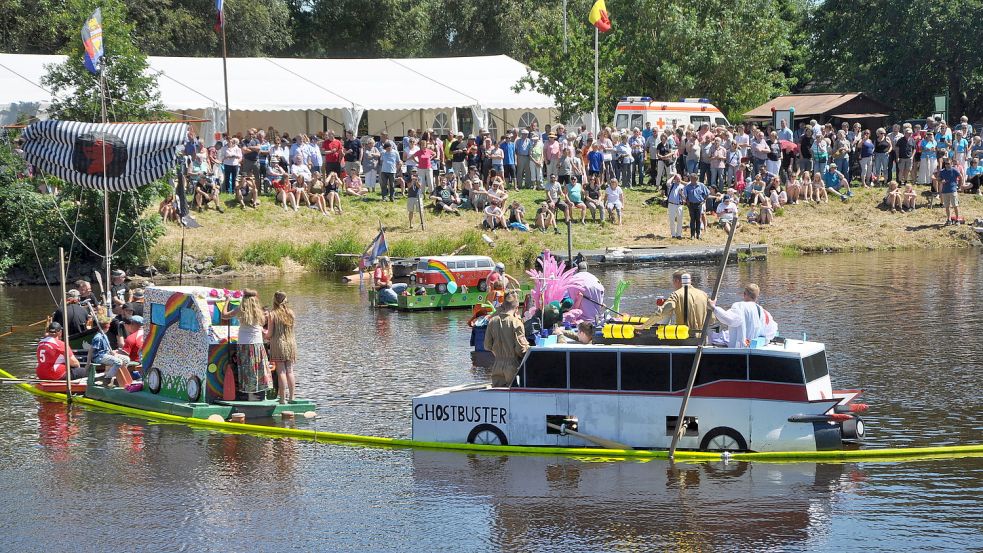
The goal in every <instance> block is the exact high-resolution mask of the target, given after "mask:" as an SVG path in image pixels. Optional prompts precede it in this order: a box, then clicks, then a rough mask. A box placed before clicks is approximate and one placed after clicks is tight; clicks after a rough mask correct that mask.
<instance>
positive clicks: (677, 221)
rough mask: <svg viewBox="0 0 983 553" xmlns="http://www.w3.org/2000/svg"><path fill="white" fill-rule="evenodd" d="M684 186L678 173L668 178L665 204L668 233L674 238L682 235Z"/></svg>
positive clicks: (684, 201)
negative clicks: (667, 213)
mask: <svg viewBox="0 0 983 553" xmlns="http://www.w3.org/2000/svg"><path fill="white" fill-rule="evenodd" d="M685 188H686V185H685V184H683V180H682V178H681V177H680V176H679V174H678V173H676V174H674V175H673V176H672V178H671V179H669V194H668V195H667V201H668V205H667V206H666V208H667V209H668V210H669V234H670V235H671V236H672V237H673V238H676V239H682V237H683V209H685V205H686V196H684V195H683V190H684V189H685Z"/></svg>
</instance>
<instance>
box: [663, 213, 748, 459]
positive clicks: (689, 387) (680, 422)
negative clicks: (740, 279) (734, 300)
mask: <svg viewBox="0 0 983 553" xmlns="http://www.w3.org/2000/svg"><path fill="white" fill-rule="evenodd" d="M736 231H737V225H736V224H735V225H731V227H730V232H729V233H728V234H727V245H726V246H724V255H723V257H721V258H720V271H719V272H718V273H717V282H716V283H714V285H713V295H712V296H710V299H712V300H714V301H716V300H717V296H718V295H719V294H720V285H721V284H722V283H723V281H724V271H726V270H727V258H728V257H729V256H730V245H731V243H732V242H733V241H734V232H736ZM712 320H713V309H707V316H706V318H704V319H703V328H702V329H701V330H700V344H699V345H698V346H696V355H694V356H693V367H692V368H691V369H690V371H689V381H688V382H687V383H686V394H684V395H683V402H682V403H680V404H679V416H677V417H676V429H675V430H674V431H673V433H672V444H671V445H670V446H669V459H672V458H673V455H674V454H675V453H676V445H678V444H679V438H681V437H682V434H683V432H684V431H685V429H686V425H685V423H684V421H685V417H686V407H688V406H689V398H690V395H692V394H693V385H694V384H695V383H696V373H697V371H699V369H700V359H701V358H702V357H703V346H704V344H706V342H707V331H708V330H709V329H710V321H712Z"/></svg>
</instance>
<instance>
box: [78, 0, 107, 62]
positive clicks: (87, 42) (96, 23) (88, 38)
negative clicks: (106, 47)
mask: <svg viewBox="0 0 983 553" xmlns="http://www.w3.org/2000/svg"><path fill="white" fill-rule="evenodd" d="M82 45H83V46H85V68H86V69H88V70H89V71H91V72H92V73H98V72H99V60H100V59H102V55H103V49H102V10H101V9H100V8H96V11H94V12H92V17H90V18H89V19H87V20H86V22H85V25H83V26H82Z"/></svg>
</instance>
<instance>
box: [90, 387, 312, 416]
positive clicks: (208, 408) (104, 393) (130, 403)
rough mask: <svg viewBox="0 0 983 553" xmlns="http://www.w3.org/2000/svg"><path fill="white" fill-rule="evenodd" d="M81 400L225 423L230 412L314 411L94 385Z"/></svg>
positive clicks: (306, 405) (300, 402)
mask: <svg viewBox="0 0 983 553" xmlns="http://www.w3.org/2000/svg"><path fill="white" fill-rule="evenodd" d="M85 397H87V398H90V399H94V400H97V401H104V402H106V403H112V404H115V405H121V406H123V407H132V408H134V409H141V410H143V411H152V412H155V413H164V414H166V415H175V416H178V417H186V418H191V419H207V418H208V417H209V416H211V415H219V416H221V417H222V418H223V419H225V420H228V419H229V417H231V416H232V415H233V414H234V413H242V414H244V415H245V416H246V418H247V419H264V418H270V417H273V416H276V415H280V414H282V413H283V412H284V411H293V412H294V413H297V414H301V413H305V412H307V411H313V410H314V403H313V402H312V401H310V400H306V399H297V400H295V401H292V402H289V403H285V404H281V403H280V402H279V401H278V400H276V399H265V400H262V401H222V400H218V401H216V402H214V403H192V402H188V401H181V400H178V399H174V398H169V397H166V396H161V395H157V394H152V393H150V392H147V391H139V392H127V391H126V390H124V389H122V388H106V387H103V386H96V385H92V386H89V387H88V388H87V389H86V391H85Z"/></svg>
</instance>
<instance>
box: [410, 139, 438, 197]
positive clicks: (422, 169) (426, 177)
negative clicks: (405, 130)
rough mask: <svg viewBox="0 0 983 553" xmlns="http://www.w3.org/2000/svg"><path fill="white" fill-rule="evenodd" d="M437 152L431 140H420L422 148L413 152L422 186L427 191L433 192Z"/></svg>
mask: <svg viewBox="0 0 983 553" xmlns="http://www.w3.org/2000/svg"><path fill="white" fill-rule="evenodd" d="M436 156H437V154H436V153H435V152H434V151H433V148H431V147H430V142H429V141H427V140H424V139H421V140H420V149H419V150H417V151H415V152H413V154H412V156H411V157H412V158H413V159H415V160H416V167H417V169H418V170H419V172H418V176H419V177H420V187H421V188H423V189H424V190H426V191H427V192H433V160H434V158H435V157H436Z"/></svg>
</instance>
